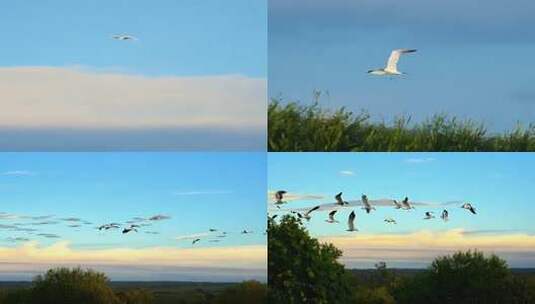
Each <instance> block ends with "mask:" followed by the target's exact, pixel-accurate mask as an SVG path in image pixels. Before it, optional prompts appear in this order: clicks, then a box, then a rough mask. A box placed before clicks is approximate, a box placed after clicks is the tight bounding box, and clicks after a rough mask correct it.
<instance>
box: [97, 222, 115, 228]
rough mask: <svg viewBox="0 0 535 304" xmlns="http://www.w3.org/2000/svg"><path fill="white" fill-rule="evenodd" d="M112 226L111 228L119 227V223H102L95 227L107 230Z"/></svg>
mask: <svg viewBox="0 0 535 304" xmlns="http://www.w3.org/2000/svg"><path fill="white" fill-rule="evenodd" d="M112 228H113V229H116V228H119V224H117V223H109V224H104V225H101V226H99V227H98V228H97V229H98V230H102V229H104V230H109V229H112Z"/></svg>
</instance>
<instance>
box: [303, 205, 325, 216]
mask: <svg viewBox="0 0 535 304" xmlns="http://www.w3.org/2000/svg"><path fill="white" fill-rule="evenodd" d="M320 207H321V206H316V207H314V208H312V209H310V210H308V211H307V212H306V213H305V215H306V216H308V215H309V214H310V213H312V211H316V210H318V209H319V208H320Z"/></svg>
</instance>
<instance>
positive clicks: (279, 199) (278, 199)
mask: <svg viewBox="0 0 535 304" xmlns="http://www.w3.org/2000/svg"><path fill="white" fill-rule="evenodd" d="M285 194H286V191H284V190H279V191H277V192H275V204H277V205H280V204H284V203H286V202H284V201H283V199H284V195H285Z"/></svg>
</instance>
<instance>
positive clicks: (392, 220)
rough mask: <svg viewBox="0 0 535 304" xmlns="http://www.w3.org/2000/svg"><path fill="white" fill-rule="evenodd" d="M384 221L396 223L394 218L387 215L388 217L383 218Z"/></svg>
mask: <svg viewBox="0 0 535 304" xmlns="http://www.w3.org/2000/svg"><path fill="white" fill-rule="evenodd" d="M385 222H387V223H389V224H397V222H396V220H395V219H393V218H391V217H389V218H385Z"/></svg>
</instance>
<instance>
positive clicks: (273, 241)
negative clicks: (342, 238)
mask: <svg viewBox="0 0 535 304" xmlns="http://www.w3.org/2000/svg"><path fill="white" fill-rule="evenodd" d="M341 254H342V252H341V251H340V250H339V249H337V248H336V247H334V246H333V245H331V244H321V243H319V242H318V240H316V239H314V238H311V237H310V236H309V234H308V232H307V231H306V229H305V228H304V227H303V225H302V223H301V222H300V220H298V219H296V218H294V217H291V216H289V215H287V216H284V217H283V218H282V219H281V220H280V222H279V223H276V222H275V221H273V220H270V221H269V223H268V269H269V271H268V286H269V290H270V298H269V299H270V303H291V304H294V303H349V300H350V285H349V279H350V278H349V276H348V274H347V273H346V271H345V269H344V267H343V265H341V264H340V263H338V261H337V259H338V258H339V257H340V256H341Z"/></svg>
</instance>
